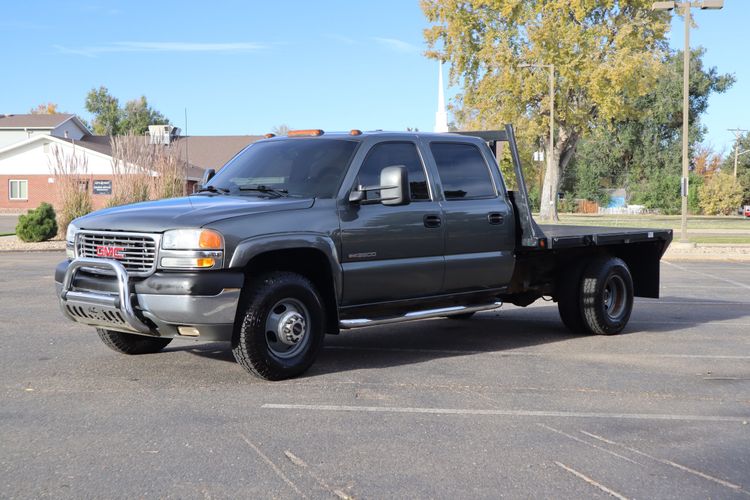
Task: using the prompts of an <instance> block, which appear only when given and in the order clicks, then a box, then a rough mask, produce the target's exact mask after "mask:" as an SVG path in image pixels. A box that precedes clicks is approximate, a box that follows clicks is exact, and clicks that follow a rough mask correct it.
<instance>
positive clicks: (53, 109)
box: [29, 102, 60, 115]
mask: <svg viewBox="0 0 750 500" xmlns="http://www.w3.org/2000/svg"><path fill="white" fill-rule="evenodd" d="M57 108H58V106H57V104H55V103H54V102H48V103H42V104H40V105H38V106H36V107H33V108H31V109H30V110H29V113H31V114H32V115H56V114H59V113H60V112H59V111H58V110H57Z"/></svg>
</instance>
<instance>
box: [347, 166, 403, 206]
mask: <svg viewBox="0 0 750 500" xmlns="http://www.w3.org/2000/svg"><path fill="white" fill-rule="evenodd" d="M372 191H380V198H367V193H369V192H372ZM410 201H411V196H410V195H409V172H408V170H407V169H406V167H405V166H403V165H391V166H390V167H385V168H384V169H383V170H381V171H380V185H378V186H359V187H357V188H356V189H354V190H352V192H350V193H349V203H355V204H358V205H374V204H376V203H382V204H383V205H406V204H407V203H409V202H410Z"/></svg>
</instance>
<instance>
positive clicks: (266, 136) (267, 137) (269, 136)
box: [263, 134, 276, 139]
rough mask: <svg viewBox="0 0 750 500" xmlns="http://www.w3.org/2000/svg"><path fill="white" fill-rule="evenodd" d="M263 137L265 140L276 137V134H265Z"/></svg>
mask: <svg viewBox="0 0 750 500" xmlns="http://www.w3.org/2000/svg"><path fill="white" fill-rule="evenodd" d="M263 137H265V138H266V139H270V138H271V137H276V134H266V135H264V136H263Z"/></svg>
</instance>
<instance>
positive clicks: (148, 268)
mask: <svg viewBox="0 0 750 500" xmlns="http://www.w3.org/2000/svg"><path fill="white" fill-rule="evenodd" d="M158 243H159V238H158V235H151V234H138V233H114V232H89V231H82V232H80V233H79V234H78V239H77V241H76V255H77V256H78V257H93V258H95V259H97V258H98V259H112V260H116V261H117V262H119V263H120V264H122V265H123V267H124V268H125V270H126V271H127V272H128V274H130V275H132V276H147V275H149V274H151V273H153V272H154V270H155V269H156V252H157V249H158V246H159V245H158Z"/></svg>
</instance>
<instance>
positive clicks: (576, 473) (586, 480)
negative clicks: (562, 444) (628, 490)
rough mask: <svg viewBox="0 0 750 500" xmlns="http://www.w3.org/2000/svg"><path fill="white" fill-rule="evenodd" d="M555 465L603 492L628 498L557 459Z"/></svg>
mask: <svg viewBox="0 0 750 500" xmlns="http://www.w3.org/2000/svg"><path fill="white" fill-rule="evenodd" d="M555 465H557V466H558V467H560V468H561V469H564V470H566V471H568V472H570V473H571V474H573V475H574V476H576V477H577V478H578V479H583V480H584V481H585V482H587V483H588V484H590V485H591V486H594V487H596V488H599V489H600V490H602V491H603V492H604V493H607V494H609V495H612V496H613V497H615V498H619V499H620V500H628V498H627V497H625V496H622V495H620V494H619V493H617V492H616V491H614V490H612V489H610V488H607V487H606V486H604V485H603V484H601V483H598V482H596V481H594V480H593V479H591V478H590V477H588V476H587V475H585V474H584V473H583V472H578V471H577V470H575V469H573V468H572V467H568V466H567V465H565V464H563V463H560V462H557V461H555Z"/></svg>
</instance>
